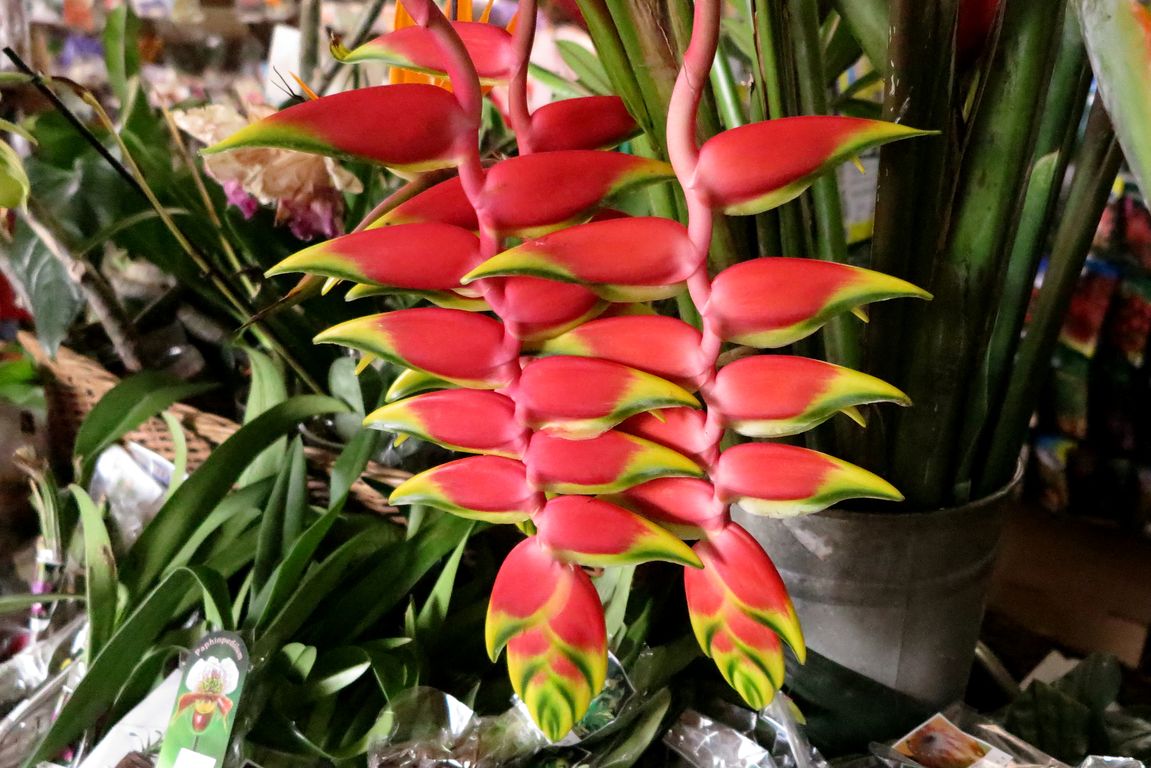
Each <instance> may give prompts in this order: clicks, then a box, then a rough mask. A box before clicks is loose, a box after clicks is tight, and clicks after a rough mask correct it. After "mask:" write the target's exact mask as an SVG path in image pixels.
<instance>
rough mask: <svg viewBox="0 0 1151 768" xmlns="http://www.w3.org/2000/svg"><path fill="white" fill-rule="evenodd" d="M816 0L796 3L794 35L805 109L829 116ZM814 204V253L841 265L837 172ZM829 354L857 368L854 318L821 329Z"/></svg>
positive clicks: (816, 187)
mask: <svg viewBox="0 0 1151 768" xmlns="http://www.w3.org/2000/svg"><path fill="white" fill-rule="evenodd" d="M816 6H817V3H816V0H798V1H797V2H794V3H793V4H792V11H791V22H792V40H793V41H794V45H795V62H796V69H797V74H798V77H797V80H798V83H799V105H800V110H801V111H802V112H803V113H804V114H809V115H826V114H827V113H828V107H827V90H826V89H825V87H824V85H823V79H822V77H821V75H822V73H823V69H824V68H823V56H822V53H821V50H820V41H819V9H818V8H817V7H816ZM811 200H812V209H813V211H814V214H815V232H816V239H815V242H816V250H815V255H816V256H818V257H819V258H820V259H823V260H825V261H834V262H838V263H840V264H842V263H845V262H846V261H847V235H846V233H845V232H844V229H843V210H842V204H841V202H840V199H839V183H838V181H837V180H836V177H835V175H834V174H824V175H822V176H820V177H819V178H818V179H817V180H816V181H815V182H814V183H813V184H812V185H811ZM823 340H824V348H825V350H826V353H827V359H828V360H829V361H831V362H833V363H836V364H838V365H844V366H847V367H849V368H856V367H858V366H859V364H860V360H861V357H862V354H861V350H860V346H859V344H860V334H859V329H858V327H857V326H856V325H855V324H854V319H853V318H851V317H849V316H841V317H837V318H835V319H834V320H832V321H831V322H829V323H828V324H827V326H826V327H825V328H824V331H823Z"/></svg>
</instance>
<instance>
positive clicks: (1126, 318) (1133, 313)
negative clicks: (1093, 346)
mask: <svg viewBox="0 0 1151 768" xmlns="http://www.w3.org/2000/svg"><path fill="white" fill-rule="evenodd" d="M1149 335H1151V277H1148V276H1147V275H1134V276H1131V277H1129V278H1127V279H1126V280H1124V281H1123V283H1122V284H1121V285H1120V286H1119V291H1118V295H1117V296H1116V298H1115V308H1114V310H1113V311H1112V313H1111V318H1110V320H1109V321H1108V328H1107V343H1108V346H1110V347H1113V348H1114V349H1116V350H1117V351H1118V352H1119V353H1120V354H1121V355H1122V356H1123V357H1124V358H1126V360H1127V362H1128V363H1130V364H1131V365H1132V366H1134V367H1136V368H1142V367H1143V360H1144V355H1145V353H1146V350H1147V340H1148V336H1149Z"/></svg>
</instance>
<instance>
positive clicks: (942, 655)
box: [735, 473, 1022, 708]
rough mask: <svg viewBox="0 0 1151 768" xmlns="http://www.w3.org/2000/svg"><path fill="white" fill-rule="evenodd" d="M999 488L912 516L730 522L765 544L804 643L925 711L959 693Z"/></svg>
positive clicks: (984, 582) (1000, 512)
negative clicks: (956, 504) (971, 499)
mask: <svg viewBox="0 0 1151 768" xmlns="http://www.w3.org/2000/svg"><path fill="white" fill-rule="evenodd" d="M1021 477H1022V473H1018V474H1016V477H1015V479H1014V480H1012V482H1011V483H1010V484H1009V485H1008V486H1007V487H1005V488H1003V489H1002V490H1000V491H999V492H997V493H995V494H992V495H991V496H988V497H986V498H983V499H980V500H978V501H975V502H972V503H970V504H966V505H964V506H961V507H954V508H950V509H940V510H937V511H934V512H926V513H922V514H908V513H902V514H900V513H894V514H893V513H873V512H852V511H847V510H828V511H826V512H821V513H818V514H814V515H808V516H805V517H798V518H791V519H787V520H776V519H768V518H762V517H754V516H752V515H749V514H747V513H745V512H742V511H741V510H736V511H735V518H736V520H738V521H739V522H740V523H741V524H743V526H744V527H746V528H747V529H748V530H749V531H750V532H751V533H752V534H753V535H754V536H755V537H756V538H757V539H758V540H759V542H760V543H761V544H762V545H763V547H764V549H766V550H767V552H768V554H769V555H770V556H771V559H772V560H773V561H774V563H775V565H776V567H777V568H778V569H779V573H780V575H781V576H782V577H783V580H784V582H786V583H787V586H788V589H789V590H790V592H791V597H792V600H793V601H794V602H795V609H796V612H797V613H798V614H799V620H800V622H801V623H802V625H803V631H804V635H805V637H806V639H807V644H808V646H809V647H810V648H812V649H814V650H816V651H818V652H819V653H820V654H822V655H823V656H826V657H827V658H829V659H831V660H832V661H834V662H836V663H838V664H841V665H843V666H845V667H847V668H849V669H851V670H854V671H856V672H859V673H860V674H863V675H866V676H867V677H870V678H871V679H873V680H876V681H878V682H880V683H883V684H884V685H886V686H888V687H890V688H893V689H895V690H897V691H900V692H902V693H905V694H907V695H908V696H911V697H913V698H915V699H917V700H919V701H922V702H924V703H925V704H928V705H932V706H934V707H936V708H940V707H943V706H945V705H947V704H950V703H952V702H954V701H956V700H958V699H960V698H962V696H963V692H964V689H965V688H966V686H967V678H968V675H969V673H970V671H971V663H972V660H973V659H974V656H975V644H976V642H977V640H978V639H979V628H980V624H981V623H982V621H983V609H984V606H985V603H986V599H987V591H988V587H989V585H990V579H991V571H992V568H993V566H994V564H995V554H996V549H997V546H998V543H999V535H1000V533H1001V531H1002V528H1003V521H1004V519H1005V516H1006V512H1007V510H1008V509H1009V507H1010V505H1011V503H1012V501H1013V500H1014V499H1015V497H1016V496H1017V494H1016V491H1017V489H1018V488H1019V485H1020V479H1021Z"/></svg>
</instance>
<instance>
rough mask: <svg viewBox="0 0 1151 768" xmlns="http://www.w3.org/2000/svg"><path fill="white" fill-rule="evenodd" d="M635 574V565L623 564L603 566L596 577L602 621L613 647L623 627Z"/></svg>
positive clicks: (619, 637)
mask: <svg viewBox="0 0 1151 768" xmlns="http://www.w3.org/2000/svg"><path fill="white" fill-rule="evenodd" d="M634 576H635V566H634V565H625V566H622V567H619V568H605V569H604V573H603V575H602V576H600V577H599V578H598V579H596V582H595V586H596V590H597V591H598V592H599V595H600V601H601V602H602V603H603V607H604V610H603V614H604V622H605V623H606V624H607V637H608V641H609V643H611V646H612V647H613V648H615V647H616V644H617V643H618V642H619V640H620V639H621V637H622V635H621V633H622V631H623V629H624V623H623V622H624V616H625V615H626V613H627V600H628V596H629V595H630V594H631V582H632V577H634Z"/></svg>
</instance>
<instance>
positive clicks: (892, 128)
mask: <svg viewBox="0 0 1151 768" xmlns="http://www.w3.org/2000/svg"><path fill="white" fill-rule="evenodd" d="M925 133H927V132H926V131H919V130H916V129H914V128H908V127H907V126H903V125H897V124H896V123H887V122H882V121H880V120H865V119H863V118H858V117H825V116H804V117H785V118H780V119H778V120H765V121H763V122H761V123H752V124H750V125H743V126H740V127H738V128H733V129H731V130H729V131H724V132H723V133H721V134H719V135H717V136H714V137H712V138H711V139H709V140H708V141H707V142H706V143H705V144H704V145H703V147H701V148H700V150H699V164H698V166H697V167H696V170H695V175H694V177H693V178H692V179H691V180H690V181H689V182H688V185H689V186H690V187H691V188H693V189H696V190H698V193H699V195H700V196H701V197H702V198H703V199H704V200H706V201H707V203H708V204H709V205H711V206H712V207H713V208H719V209H722V210H723V212H724V213H729V214H753V213H762V212H763V211H767V210H770V209H772V208H776V207H778V206H780V205H783V204H784V203H786V202H788V201H790V200H794V199H795V198H796V197H798V196H799V195H800V194H801V193H802V192H803V191H804V190H805V189H807V188H808V187H809V186H811V182H813V181H814V180H815V179H816V178H817V177H819V176H820V175H821V174H823V173H826V172H827V171H829V170H831V169H832V168H834V167H835V166H837V165H839V164H840V163H842V162H843V161H845V160H848V159H849V158H852V157H854V156H856V155H858V154H859V153H860V152H862V151H864V150H866V149H870V148H871V147H877V146H879V145H881V144H887V143H889V142H892V141H898V140H899V139H907V138H911V137H913V136H922V135H924V134H925Z"/></svg>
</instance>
